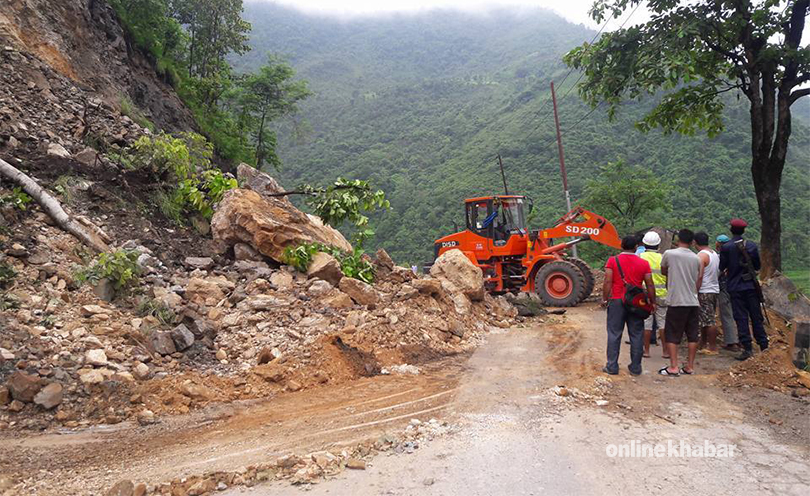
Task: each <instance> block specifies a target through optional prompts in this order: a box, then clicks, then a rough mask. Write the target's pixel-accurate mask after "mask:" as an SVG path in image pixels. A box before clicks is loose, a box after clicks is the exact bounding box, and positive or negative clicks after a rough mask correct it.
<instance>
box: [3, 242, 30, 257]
mask: <svg viewBox="0 0 810 496" xmlns="http://www.w3.org/2000/svg"><path fill="white" fill-rule="evenodd" d="M6 254H7V255H8V256H10V257H14V258H25V257H27V256H28V250H27V249H26V248H25V247H24V246H23V245H21V244H20V243H14V244H12V245H11V248H9V249H7V250H6Z"/></svg>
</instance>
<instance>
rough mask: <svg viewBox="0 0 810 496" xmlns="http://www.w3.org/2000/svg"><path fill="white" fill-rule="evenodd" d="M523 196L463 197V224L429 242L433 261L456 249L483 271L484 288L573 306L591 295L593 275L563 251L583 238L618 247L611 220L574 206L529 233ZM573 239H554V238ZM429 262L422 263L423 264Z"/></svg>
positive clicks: (525, 199)
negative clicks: (533, 295) (550, 224)
mask: <svg viewBox="0 0 810 496" xmlns="http://www.w3.org/2000/svg"><path fill="white" fill-rule="evenodd" d="M529 202H530V200H529V199H528V198H527V197H525V196H517V195H498V196H485V197H481V198H471V199H468V200H466V201H465V202H464V203H465V213H466V224H467V228H466V229H465V230H464V231H461V232H458V233H455V234H451V235H449V236H445V237H443V238H441V239H438V240H436V242H435V244H434V261H435V259H436V258H438V257H439V256H440V255H441V254H442V253H444V252H445V251H448V250H453V249H458V250H461V251H462V252H463V253H464V254H465V255H466V256H467V258H469V259H470V261H471V262H472V263H474V264H475V265H477V266H478V267H480V268H481V270H482V271H483V272H484V285H485V287H486V289H487V291H489V292H491V293H495V294H503V293H508V292H518V291H527V292H534V293H537V295H538V296H539V297H540V299H541V300H542V301H543V303H544V304H546V305H549V306H557V307H568V306H574V305H576V304H578V303H580V302H581V301H582V300H584V299H585V298H587V297H588V296H590V294H591V292H592V291H593V287H594V277H593V273H592V272H591V269H590V268H589V267H588V265H587V264H586V263H585V262H584V261H583V260H580V259H578V258H571V257H567V256H566V249H567V248H569V247H571V246H573V245H575V244H577V243H581V242H583V241H586V240H593V241H596V242H597V243H602V244H604V245H607V246H610V247H613V248H616V249H620V247H621V240H620V239H619V235H618V233H617V232H616V228H615V227H613V224H611V223H610V222H608V220H607V219H605V218H604V217H602V216H600V215H597V214H595V213H593V212H589V211H587V210H585V209H583V208H581V207H576V208H574V209H573V210H571V211H570V212H568V213H567V214H565V215H564V216H562V217H561V218H560V219H559V220H558V221H557V223H556V225H554V227H550V228H548V229H542V230H539V231H534V232H531V233H530V232H528V231H527V229H526V220H525V217H524V206H526V205H529V210H531V206H530V203H529ZM563 238H574V239H571V240H570V241H561V242H558V243H555V241H554V240H561V239H563ZM431 265H432V264H427V265H426V269H427V268H428V267H430V266H431Z"/></svg>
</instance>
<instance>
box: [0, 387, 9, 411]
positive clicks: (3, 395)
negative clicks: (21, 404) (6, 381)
mask: <svg viewBox="0 0 810 496" xmlns="http://www.w3.org/2000/svg"><path fill="white" fill-rule="evenodd" d="M10 401H11V392H10V391H9V390H8V387H6V386H0V406H6V405H8V403H9V402H10Z"/></svg>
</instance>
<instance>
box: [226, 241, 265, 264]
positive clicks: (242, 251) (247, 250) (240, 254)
mask: <svg viewBox="0 0 810 496" xmlns="http://www.w3.org/2000/svg"><path fill="white" fill-rule="evenodd" d="M233 258H235V259H236V260H252V261H254V262H261V261H262V259H263V257H262V255H261V254H260V253H259V252H258V251H256V250H254V249H253V247H252V246H250V245H249V244H247V243H236V244H235V245H233Z"/></svg>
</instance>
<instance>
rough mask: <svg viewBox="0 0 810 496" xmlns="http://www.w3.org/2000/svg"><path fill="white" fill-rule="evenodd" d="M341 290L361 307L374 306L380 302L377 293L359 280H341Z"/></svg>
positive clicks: (345, 278) (349, 278) (346, 278)
mask: <svg viewBox="0 0 810 496" xmlns="http://www.w3.org/2000/svg"><path fill="white" fill-rule="evenodd" d="M339 288H340V290H341V291H343V292H344V293H346V294H347V295H349V296H350V297H351V299H352V300H354V301H355V302H356V303H357V304H359V305H368V306H374V305H376V304H377V301H379V299H380V298H379V295H378V294H377V291H376V290H375V289H374V288H373V287H372V286H371V285H370V284H367V283H365V282H363V281H361V280H359V279H353V278H351V277H344V278H343V279H341V280H340V285H339Z"/></svg>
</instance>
